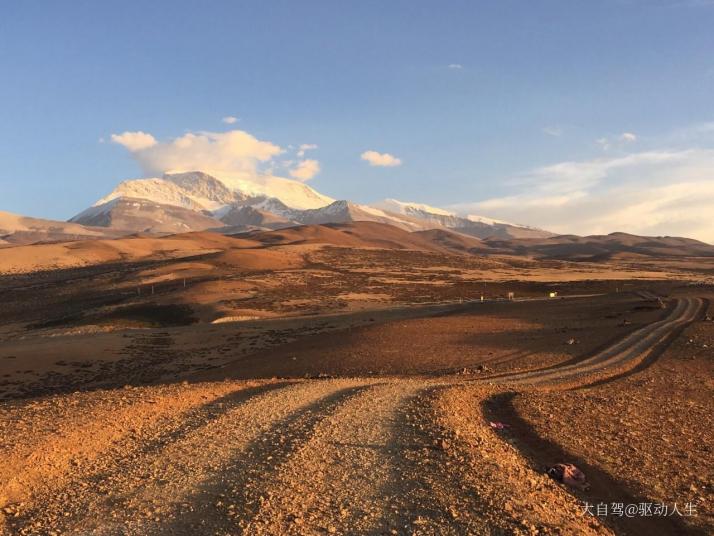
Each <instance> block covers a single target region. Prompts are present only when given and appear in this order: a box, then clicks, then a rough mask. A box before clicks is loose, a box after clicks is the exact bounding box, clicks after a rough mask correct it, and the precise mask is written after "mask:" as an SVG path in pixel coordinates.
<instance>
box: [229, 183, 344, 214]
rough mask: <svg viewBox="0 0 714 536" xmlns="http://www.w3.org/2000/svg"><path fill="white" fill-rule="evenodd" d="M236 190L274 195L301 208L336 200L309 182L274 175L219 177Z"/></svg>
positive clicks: (291, 206) (253, 194)
mask: <svg viewBox="0 0 714 536" xmlns="http://www.w3.org/2000/svg"><path fill="white" fill-rule="evenodd" d="M217 178H218V179H219V180H220V181H222V182H223V183H224V184H225V185H226V186H228V188H230V189H231V190H232V191H234V192H240V193H242V194H244V196H246V197H260V196H265V197H274V198H276V199H279V200H280V201H282V202H283V203H284V204H285V205H287V206H288V207H290V208H295V209H299V210H305V209H311V208H320V207H324V206H327V205H329V204H330V203H332V202H333V201H334V199H332V198H331V197H328V196H326V195H323V194H321V193H319V192H317V191H315V190H314V189H312V188H310V187H309V186H308V185H307V184H304V183H302V182H299V181H294V180H291V179H284V178H282V177H275V176H272V175H261V176H258V177H251V178H250V179H245V178H235V177H229V176H226V177H223V176H220V177H217Z"/></svg>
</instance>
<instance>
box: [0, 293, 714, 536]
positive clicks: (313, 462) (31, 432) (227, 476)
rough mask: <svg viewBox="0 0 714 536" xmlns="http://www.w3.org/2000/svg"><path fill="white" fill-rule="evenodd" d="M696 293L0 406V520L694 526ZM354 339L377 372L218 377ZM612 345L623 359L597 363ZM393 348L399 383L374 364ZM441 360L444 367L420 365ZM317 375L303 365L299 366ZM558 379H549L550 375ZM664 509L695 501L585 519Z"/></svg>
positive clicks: (332, 528) (606, 528)
mask: <svg viewBox="0 0 714 536" xmlns="http://www.w3.org/2000/svg"><path fill="white" fill-rule="evenodd" d="M698 297H699V295H698V294H696V290H691V291H689V290H688V291H687V292H685V293H683V294H681V295H676V296H672V298H671V301H666V302H665V303H664V305H665V308H664V309H662V308H661V307H660V306H659V303H658V302H657V300H653V299H652V297H651V296H648V295H645V296H637V295H635V294H630V295H627V296H625V295H622V294H618V295H614V296H612V297H605V298H598V299H594V300H593V301H577V300H572V301H569V300H562V301H560V300H559V301H555V302H545V303H536V302H530V303H525V302H524V303H513V304H503V305H493V308H492V309H485V310H481V311H478V310H476V311H441V312H440V313H439V315H438V316H432V317H429V318H423V317H421V318H420V317H417V318H396V319H394V318H392V319H390V320H389V321H386V320H385V321H382V322H376V323H371V322H369V318H367V319H364V323H363V324H361V327H359V326H358V327H353V328H350V329H347V330H345V329H344V328H343V329H341V330H336V331H328V332H325V333H315V334H314V335H312V336H311V338H309V340H297V341H295V342H293V343H289V344H287V345H282V346H280V347H279V349H277V350H271V351H268V350H258V351H256V352H254V353H252V354H251V353H248V354H246V355H247V356H250V357H249V359H248V361H241V360H238V361H230V360H228V361H226V363H225V365H224V366H221V367H219V368H218V369H214V370H210V371H208V370H187V371H186V372H187V374H186V381H184V382H180V381H179V382H176V381H173V382H167V383H161V382H159V383H156V382H153V383H152V384H150V385H131V384H128V385H126V386H123V387H122V386H121V384H120V383H119V382H121V381H122V377H121V376H118V377H116V378H115V383H117V384H119V385H112V386H109V387H105V388H97V387H94V388H92V389H82V390H77V391H76V392H65V393H64V394H63V393H62V392H61V390H58V391H57V392H56V394H52V395H46V396H40V397H36V396H29V397H28V396H24V397H17V396H14V397H11V399H9V400H5V401H4V402H2V403H1V404H0V512H2V514H1V516H0V523H2V525H0V526H2V530H3V531H4V532H5V533H7V534H142V535H143V534H187V535H188V534H221V535H228V534H306V535H307V534H310V535H311V534H419V535H421V534H424V535H427V534H493V535H495V534H611V533H616V534H633V535H637V534H645V533H651V534H663V535H669V534H672V535H675V534H706V533H708V531H711V530H712V528H713V527H714V524H713V523H712V517H711V476H712V475H711V474H710V473H711V471H710V470H709V467H712V466H714V464H712V463H711V462H712V461H713V460H712V459H711V452H712V448H713V447H714V444H713V440H712V434H711V429H712V428H711V426H710V425H711V422H710V420H711V415H712V409H713V408H712V397H711V393H710V391H711V388H712V386H711V385H710V384H711V381H712V380H711V378H712V377H713V376H712V370H711V357H712V356H711V353H710V348H711V342H712V341H711V339H712V326H714V324H712V323H711V322H707V321H706V320H705V315H706V314H707V313H706V312H705V311H704V310H703V309H702V307H703V306H704V305H706V306H708V304H704V302H702V301H698ZM704 297H707V296H704ZM598 300H599V301H598ZM507 306H510V307H511V308H510V309H509V308H507ZM687 311H691V317H689V316H687V314H688V313H687ZM709 314H711V313H709ZM683 315H684V316H683ZM681 318H685V319H686V322H684V323H682V322H680V319H681ZM499 326H500V331H499V329H498V327H499ZM429 330H432V331H431V332H429ZM429 333H431V334H432V335H434V336H429ZM436 333H440V334H441V335H439V336H436V335H435V334H436ZM498 333H500V335H497V334H498ZM420 334H421V335H420ZM488 334H496V335H492V338H489V337H488ZM480 337H481V338H482V339H481V340H480V341H479V338H480ZM340 338H341V340H340ZM571 340H573V342H572V343H570V344H569V342H570V341H571ZM690 341H691V342H690ZM305 345H307V346H305ZM361 345H363V346H361ZM367 348H371V349H372V350H371V354H372V355H373V356H375V355H376V356H382V360H383V368H384V370H383V371H382V372H383V373H375V374H371V375H365V374H356V373H355V374H347V373H345V372H344V371H343V372H342V373H340V370H339V368H332V369H327V370H328V371H329V372H330V373H329V374H324V375H325V376H328V377H326V378H323V379H313V378H311V379H303V378H300V377H298V376H299V375H298V374H285V375H284V376H286V377H285V378H284V379H280V378H270V377H266V378H265V379H260V380H258V379H252V380H248V379H236V378H235V376H236V370H240V369H241V368H242V367H244V366H246V363H253V364H254V366H256V367H257V366H258V365H257V363H259V362H266V361H268V362H269V361H271V359H272V361H273V365H272V366H274V367H275V366H280V367H282V366H283V364H284V363H285V362H286V361H287V362H289V363H290V365H289V366H290V367H292V366H294V365H293V364H292V363H295V362H297V363H300V362H301V360H303V361H304V360H305V359H303V358H305V357H306V356H308V355H315V352H316V351H317V352H318V354H317V355H320V354H322V355H323V356H325V360H324V363H323V366H327V367H337V366H338V364H339V363H344V362H345V361H347V362H349V363H350V364H349V365H348V366H349V367H352V369H351V370H354V371H360V370H364V368H361V367H372V366H373V364H372V363H371V362H365V361H364V359H365V358H364V357H360V356H364V355H365V353H366V349H367ZM468 348H472V349H473V348H477V349H478V351H473V352H471V353H469V352H468V351H467V350H468ZM613 348H614V349H617V352H616V354H617V355H621V356H624V357H623V358H622V359H620V360H614V361H613V359H612V358H611V357H612V355H613V351H612V350H613ZM350 349H351V350H350ZM529 349H530V350H529ZM152 352H153V351H147V355H149V354H151V353H152ZM335 352H338V354H337V357H330V356H333V354H334V353H335ZM339 352H343V353H342V354H339ZM350 352H352V353H351V354H350ZM395 352H398V353H399V355H400V356H401V359H402V361H403V366H404V367H405V370H407V369H408V370H411V372H412V374H410V375H404V374H401V375H394V374H389V373H388V372H389V370H390V369H389V367H391V366H395V365H394V359H395V357H394V353H395ZM171 354H172V352H167V356H166V359H167V360H168V361H167V363H170V359H169V357H170V355H171ZM439 355H442V356H446V357H445V359H446V362H447V363H448V364H449V366H448V367H446V369H444V367H443V366H441V368H439V369H437V368H430V367H435V363H437V362H438V359H435V357H434V356H436V357H438V356H439ZM458 356H461V358H462V360H461V365H462V366H461V367H458V366H457V365H458V363H459V362H458V359H457V357H458ZM4 357H5V358H7V357H8V356H7V355H5V356H4ZM204 357H205V356H204ZM291 357H296V359H295V360H293V359H291ZM20 358H21V356H20ZM411 358H413V359H414V362H412V363H410V359H411ZM15 359H19V358H18V357H15ZM370 359H373V357H370ZM135 360H137V361H140V359H139V356H138V355H137V356H135ZM350 360H351V361H350ZM7 361H14V359H10V360H7ZM415 363H416V365H415ZM313 365H314V363H312V364H311V363H305V364H304V365H303V366H304V368H303V369H301V370H302V372H306V373H308V375H310V376H315V374H313V372H314V370H313V369H312V368H310V367H312V366H313ZM442 365H443V363H442ZM479 365H481V368H480V369H479V368H478V367H479ZM261 366H264V365H261ZM419 366H421V367H423V370H421V371H419ZM409 367H412V368H411V369H409ZM257 370H258V368H256V369H255V370H254V372H255V371H257ZM266 370H269V369H266ZM274 370H279V369H274ZM558 370H560V371H562V374H561V376H562V377H565V376H568V377H569V378H570V379H569V381H568V382H566V383H565V384H563V383H559V382H558V381H551V380H550V379H549V378H551V377H552V376H553V371H558ZM377 372H379V371H377ZM173 375H174V376H175V371H174V373H173ZM211 375H216V376H217V377H214V378H211V377H210V376H211ZM231 375H233V377H231ZM265 376H267V374H266V375H265ZM287 376H290V377H287ZM318 376H319V374H318ZM329 376H339V377H332V378H331V377H329ZM557 376H558V375H556V377H557ZM224 378H226V379H224ZM217 380H220V381H217ZM546 380H547V381H546ZM491 422H505V423H506V425H509V426H507V427H505V428H504V429H496V428H494V427H493V426H491V424H490V423H491ZM555 462H570V463H576V464H577V465H578V466H579V467H581V468H582V469H583V470H584V472H585V474H586V476H587V478H588V480H589V481H590V484H591V487H590V489H589V490H587V491H581V490H576V489H573V488H571V487H569V486H566V485H564V484H561V483H558V482H555V481H554V480H552V479H550V478H549V477H547V476H546V474H545V470H544V469H545V467H546V466H547V465H548V464H552V463H555ZM681 501H694V502H696V505H697V509H698V511H697V514H696V515H693V516H688V517H685V516H670V517H667V518H662V517H658V516H638V517H625V516H616V515H608V516H601V517H597V516H596V515H589V514H587V513H586V512H585V508H584V507H583V505H584V503H585V502H590V503H602V502H606V503H608V504H611V503H617V502H622V503H629V502H636V503H640V502H663V503H666V504H668V505H670V506H671V503H673V502H681Z"/></svg>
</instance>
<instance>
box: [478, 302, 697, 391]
mask: <svg viewBox="0 0 714 536" xmlns="http://www.w3.org/2000/svg"><path fill="white" fill-rule="evenodd" d="M702 307H703V301H702V300H701V299H699V298H683V299H679V300H677V303H676V304H675V307H674V309H673V310H672V312H671V313H670V314H669V315H667V317H666V318H664V319H662V320H659V321H657V322H653V323H652V324H650V325H648V326H645V327H643V328H640V329H639V330H637V331H635V332H633V333H631V334H629V335H628V336H626V337H625V338H624V339H622V340H620V341H619V342H617V343H615V344H613V345H612V346H610V347H609V348H607V349H605V350H603V351H601V352H599V353H597V354H595V355H594V356H592V357H590V358H588V359H585V360H583V361H580V362H578V363H574V364H571V365H565V366H559V367H552V368H548V369H544V370H536V371H528V372H521V373H515V374H505V375H502V376H499V377H498V378H484V379H483V380H480V381H485V382H491V383H495V382H497V383H503V384H508V385H529V386H538V387H549V386H553V385H558V384H565V383H568V382H570V383H575V382H580V383H582V382H583V381H587V380H586V378H587V377H590V376H596V375H603V374H605V375H607V374H611V373H614V374H619V373H620V372H621V371H622V370H623V369H624V368H628V367H634V366H636V365H637V364H638V363H640V362H641V361H642V360H643V359H645V358H646V357H647V355H648V354H649V353H650V352H651V351H652V350H653V349H654V348H655V347H657V346H658V345H659V344H660V343H661V342H663V341H664V340H666V339H668V338H669V337H671V335H672V334H673V333H675V332H677V330H679V329H681V328H683V327H685V326H686V325H688V324H690V323H691V322H693V321H694V320H695V319H696V318H697V317H698V316H699V314H700V313H701V310H702ZM600 379H602V378H600Z"/></svg>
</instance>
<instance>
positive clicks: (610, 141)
mask: <svg viewBox="0 0 714 536" xmlns="http://www.w3.org/2000/svg"><path fill="white" fill-rule="evenodd" d="M636 141H637V134H635V133H634V132H623V133H622V134H620V135H619V136H615V137H614V138H599V139H597V140H595V143H597V144H598V145H599V146H600V147H601V148H602V150H603V151H608V150H610V149H613V148H619V149H621V148H623V147H624V146H625V145H627V144H628V143H634V142H636Z"/></svg>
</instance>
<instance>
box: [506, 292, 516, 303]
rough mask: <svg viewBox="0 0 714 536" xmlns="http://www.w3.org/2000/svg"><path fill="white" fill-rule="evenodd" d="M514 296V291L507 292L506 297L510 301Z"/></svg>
mask: <svg viewBox="0 0 714 536" xmlns="http://www.w3.org/2000/svg"><path fill="white" fill-rule="evenodd" d="M515 297H516V293H515V292H509V293H508V299H509V300H511V301H512V300H513V299H514V298H515Z"/></svg>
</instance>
